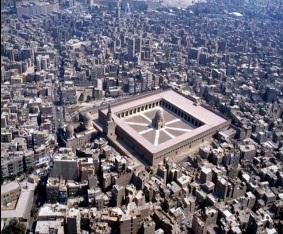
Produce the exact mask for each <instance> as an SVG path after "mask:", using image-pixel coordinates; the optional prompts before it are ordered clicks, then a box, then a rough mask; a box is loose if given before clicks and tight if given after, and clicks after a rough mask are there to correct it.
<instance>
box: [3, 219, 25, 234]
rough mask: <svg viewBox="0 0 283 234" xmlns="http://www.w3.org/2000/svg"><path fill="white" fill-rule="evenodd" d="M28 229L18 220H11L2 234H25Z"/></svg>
mask: <svg viewBox="0 0 283 234" xmlns="http://www.w3.org/2000/svg"><path fill="white" fill-rule="evenodd" d="M25 232H26V227H25V225H24V224H22V223H20V222H19V221H18V220H17V219H11V220H10V222H9V223H8V225H6V226H5V227H4V228H3V231H2V234H25Z"/></svg>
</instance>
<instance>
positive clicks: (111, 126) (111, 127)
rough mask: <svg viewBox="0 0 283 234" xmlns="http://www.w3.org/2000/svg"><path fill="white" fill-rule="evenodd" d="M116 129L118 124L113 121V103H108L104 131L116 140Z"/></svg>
mask: <svg viewBox="0 0 283 234" xmlns="http://www.w3.org/2000/svg"><path fill="white" fill-rule="evenodd" d="M115 129H116V124H115V122H114V121H113V118H112V110H111V105H110V104H108V111H107V116H106V123H105V126H104V128H103V132H104V134H105V135H106V136H107V137H108V138H110V139H111V140H114V139H116V133H115Z"/></svg>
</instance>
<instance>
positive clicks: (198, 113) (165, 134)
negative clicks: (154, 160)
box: [102, 90, 227, 154]
mask: <svg viewBox="0 0 283 234" xmlns="http://www.w3.org/2000/svg"><path fill="white" fill-rule="evenodd" d="M159 100H164V101H166V102H168V103H170V104H172V105H174V106H175V107H177V108H178V109H180V110H182V111H184V112H186V113H187V114H188V115H190V116H192V117H194V118H195V119H197V120H198V121H200V122H202V125H201V126H199V127H195V126H193V125H191V124H190V123H189V122H187V121H185V120H184V119H182V118H181V117H180V116H177V115H175V114H174V113H173V112H171V111H169V110H168V109H167V108H166V107H163V106H155V107H153V108H151V109H148V110H144V111H140V112H137V113H135V114H132V115H130V116H127V117H124V118H121V117H118V116H117V113H121V112H122V111H126V110H129V109H131V108H135V107H138V106H142V105H145V104H146V103H151V102H154V101H159ZM159 109H162V111H163V113H164V119H165V127H164V129H163V128H162V129H161V130H158V131H156V130H155V129H153V128H152V127H151V121H152V118H153V116H154V115H155V112H156V111H157V110H159ZM111 110H112V113H113V116H112V117H113V120H114V121H115V123H116V124H117V125H118V126H119V127H120V128H122V129H123V130H124V131H125V132H127V134H129V135H130V136H132V137H133V138H134V139H135V140H136V141H137V142H138V143H139V144H141V145H143V147H144V148H146V149H147V150H148V151H149V152H151V153H153V154H154V153H157V152H159V151H162V150H165V149H167V148H168V147H171V146H174V145H176V144H178V143H180V142H182V141H185V140H187V139H189V138H192V137H194V136H197V135H199V134H201V133H203V132H205V131H208V130H210V129H212V128H213V127H217V126H219V125H221V124H224V123H227V120H226V119H224V118H222V117H220V116H218V115H217V114H215V113H213V112H211V111H209V110H208V109H206V108H204V107H202V106H200V105H196V104H195V103H194V102H193V101H191V100H189V99H188V98H186V97H184V96H182V95H181V94H179V93H177V92H175V91H173V90H168V91H164V92H160V93H157V94H156V93H154V94H152V95H149V96H146V97H143V96H141V98H139V99H135V100H129V102H127V103H123V104H117V105H115V106H113V107H111ZM102 111H103V113H104V114H107V108H105V109H103V110H102ZM158 132H159V133H158ZM157 134H159V136H158V137H157Z"/></svg>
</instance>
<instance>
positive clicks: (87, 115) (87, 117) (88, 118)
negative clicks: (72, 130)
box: [79, 112, 92, 123]
mask: <svg viewBox="0 0 283 234" xmlns="http://www.w3.org/2000/svg"><path fill="white" fill-rule="evenodd" d="M79 118H80V121H81V122H84V123H86V122H89V121H91V120H92V117H91V114H90V113H89V112H85V113H82V112H80V117H79Z"/></svg>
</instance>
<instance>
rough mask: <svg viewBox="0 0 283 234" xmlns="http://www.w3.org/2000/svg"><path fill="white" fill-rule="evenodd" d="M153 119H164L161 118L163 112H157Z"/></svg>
mask: <svg viewBox="0 0 283 234" xmlns="http://www.w3.org/2000/svg"><path fill="white" fill-rule="evenodd" d="M155 119H164V116H163V111H162V110H158V111H157V112H156V114H155Z"/></svg>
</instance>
